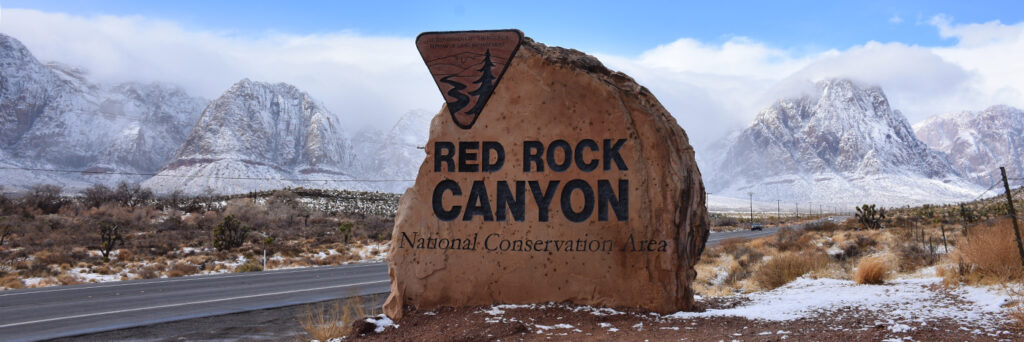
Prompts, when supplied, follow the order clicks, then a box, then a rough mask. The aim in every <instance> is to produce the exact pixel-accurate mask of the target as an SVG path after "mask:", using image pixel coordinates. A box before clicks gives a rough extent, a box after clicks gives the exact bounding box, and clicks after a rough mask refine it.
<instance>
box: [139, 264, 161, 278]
mask: <svg viewBox="0 0 1024 342" xmlns="http://www.w3.org/2000/svg"><path fill="white" fill-rule="evenodd" d="M163 271H164V267H163V265H161V264H151V265H147V266H145V267H143V268H141V269H139V270H138V271H137V272H135V274H136V275H138V276H139V278H142V279H153V278H159V277H160V273H161V272H163Z"/></svg>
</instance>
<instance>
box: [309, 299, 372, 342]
mask: <svg viewBox="0 0 1024 342" xmlns="http://www.w3.org/2000/svg"><path fill="white" fill-rule="evenodd" d="M366 316H367V313H366V311H365V309H364V308H363V303H362V299H361V298H360V297H359V296H353V297H351V298H347V299H345V300H344V301H342V300H338V301H335V302H334V303H333V304H331V305H324V304H323V303H321V304H317V305H309V306H307V307H306V308H305V309H304V310H303V313H302V315H301V316H300V317H299V325H301V326H302V329H303V330H305V331H306V333H307V334H308V335H309V337H310V338H312V339H315V340H320V341H328V340H331V339H338V338H343V337H345V336H347V335H348V334H349V333H352V325H353V323H355V322H356V321H359V320H362V319H363V318H364V317H366Z"/></svg>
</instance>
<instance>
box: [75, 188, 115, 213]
mask: <svg viewBox="0 0 1024 342" xmlns="http://www.w3.org/2000/svg"><path fill="white" fill-rule="evenodd" d="M81 195H82V205H84V206H85V208H86V209H88V208H99V207H100V206H102V205H104V204H107V203H112V202H114V190H111V189H110V188H108V187H107V186H105V185H103V184H94V185H93V186H90V187H88V188H86V189H85V190H82V193H81Z"/></svg>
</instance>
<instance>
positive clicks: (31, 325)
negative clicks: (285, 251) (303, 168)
mask: <svg viewBox="0 0 1024 342" xmlns="http://www.w3.org/2000/svg"><path fill="white" fill-rule="evenodd" d="M389 290H390V282H389V279H388V272H387V265H386V264H383V263H368V264H353V265H344V266H331V267H315V268H303V269H290V270H277V271H269V272H253V273H234V274H219V275H207V276H192V277H182V278H172V279H150V280H133V281H122V282H111V283H100V284H83V285H71V286H60V287H48V288H37V289H24V290H12V291H4V292H0V340H3V341H31V340H40V339H49V338H56V337H63V336H74V335H80V334H87V333H92V332H99V331H107V330H114V329H120V328H127V327H134V326H141V325H148V324H154V323H161V322H170V321H175V320H181V319H188V318H196V317H205V316H214V315H222V314H228V313H235V312H243V311H251V310H259V309H265V308H272V307H281V306H288V305H295V304H304V303H313V302H320V301H325V300H331V299H337V298H345V297H351V296H363V295H369V294H378V293H386V292H388V291H389Z"/></svg>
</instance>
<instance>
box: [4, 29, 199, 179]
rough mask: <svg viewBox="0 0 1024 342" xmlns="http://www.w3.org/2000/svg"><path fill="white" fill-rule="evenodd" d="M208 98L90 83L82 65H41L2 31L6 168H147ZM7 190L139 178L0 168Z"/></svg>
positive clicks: (163, 157)
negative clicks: (75, 66) (79, 66)
mask: <svg viewBox="0 0 1024 342" xmlns="http://www.w3.org/2000/svg"><path fill="white" fill-rule="evenodd" d="M205 103H206V101H205V100H203V99H200V98H195V97H192V96H189V95H188V94H187V93H186V92H185V91H184V90H182V89H181V88H179V87H175V86H169V85H164V84H138V83H125V84H120V85H115V86H103V85H99V84H94V83H90V82H89V81H88V80H87V74H86V72H85V71H83V70H80V69H76V68H73V67H69V66H65V65H61V64H56V63H50V64H42V63H40V62H39V61H38V60H36V59H35V57H33V56H32V54H31V53H30V52H29V51H28V50H27V49H26V48H25V46H24V45H22V44H21V42H19V41H17V40H16V39H14V38H12V37H9V36H6V35H2V34H0V150H3V152H4V153H3V154H0V158H2V161H3V164H4V165H6V167H9V168H10V167H14V168H17V167H21V168H36V169H39V168H41V169H63V170H90V171H115V172H127V173H149V172H155V171H156V170H159V169H160V168H161V167H163V165H165V164H166V162H167V161H168V160H170V159H171V157H172V156H173V155H174V152H175V151H176V150H177V149H178V147H179V146H180V145H181V143H182V142H183V141H184V139H185V137H186V135H187V132H188V131H189V130H190V129H191V127H192V125H193V124H194V123H195V120H196V118H197V117H198V116H199V113H200V111H201V110H202V108H203V106H205ZM0 174H3V177H2V179H3V180H2V181H0V185H3V186H4V187H5V189H7V190H19V189H24V188H26V187H28V186H31V185H33V184H36V183H49V184H58V185H64V186H67V187H69V188H70V189H69V190H73V189H75V188H81V187H84V186H88V185H89V184H92V183H97V182H98V183H108V184H109V183H113V182H117V181H120V180H123V179H125V180H130V181H138V180H141V177H127V176H112V175H88V174H80V173H55V172H42V171H32V170H10V169H7V170H0Z"/></svg>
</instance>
